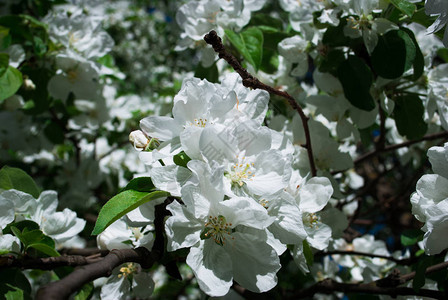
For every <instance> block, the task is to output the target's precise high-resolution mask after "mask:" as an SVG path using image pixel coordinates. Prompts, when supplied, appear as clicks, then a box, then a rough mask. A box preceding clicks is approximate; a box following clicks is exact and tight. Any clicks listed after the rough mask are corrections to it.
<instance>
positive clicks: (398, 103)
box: [393, 94, 428, 140]
mask: <svg viewBox="0 0 448 300" xmlns="http://www.w3.org/2000/svg"><path fill="white" fill-rule="evenodd" d="M394 100H395V107H394V113H393V116H394V119H395V124H396V125H397V129H398V133H400V134H401V135H402V136H405V137H406V138H408V139H410V140H412V139H418V138H421V137H422V136H423V135H424V134H425V133H426V131H427V129H428V125H427V124H426V123H425V121H424V120H423V114H424V111H425V109H424V107H423V103H422V100H421V99H420V98H419V97H418V96H417V95H414V94H406V95H403V96H399V97H397V98H395V99H394Z"/></svg>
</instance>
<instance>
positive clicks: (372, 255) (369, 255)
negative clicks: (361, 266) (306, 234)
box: [315, 250, 415, 265]
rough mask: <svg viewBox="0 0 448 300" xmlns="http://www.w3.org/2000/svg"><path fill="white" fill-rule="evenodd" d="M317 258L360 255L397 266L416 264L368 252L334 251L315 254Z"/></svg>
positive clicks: (410, 260) (408, 259)
mask: <svg viewBox="0 0 448 300" xmlns="http://www.w3.org/2000/svg"><path fill="white" fill-rule="evenodd" d="M315 255H316V256H326V255H358V256H366V257H371V258H383V259H387V260H390V261H393V262H394V263H396V264H400V265H409V264H412V263H414V262H415V260H414V259H411V258H405V259H398V258H395V257H393V256H386V255H379V254H373V253H366V252H358V251H343V250H334V251H327V252H317V253H316V254H315Z"/></svg>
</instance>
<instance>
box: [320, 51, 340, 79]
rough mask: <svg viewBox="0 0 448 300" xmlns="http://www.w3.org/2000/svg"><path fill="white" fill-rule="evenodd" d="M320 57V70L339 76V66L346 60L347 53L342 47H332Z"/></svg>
mask: <svg viewBox="0 0 448 300" xmlns="http://www.w3.org/2000/svg"><path fill="white" fill-rule="evenodd" d="M319 58H320V60H319V61H320V63H319V71H320V72H323V73H331V74H333V75H335V76H337V70H338V67H339V65H340V64H341V63H342V62H343V61H344V60H345V55H344V52H343V51H342V50H340V49H332V50H330V51H329V52H328V53H327V54H326V55H325V56H319Z"/></svg>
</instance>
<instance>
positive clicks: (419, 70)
mask: <svg viewBox="0 0 448 300" xmlns="http://www.w3.org/2000/svg"><path fill="white" fill-rule="evenodd" d="M402 30H403V31H404V32H406V33H407V34H408V35H409V37H410V38H411V39H412V42H413V43H414V46H415V51H416V52H415V59H414V62H413V64H412V67H413V68H414V74H413V76H412V79H413V80H417V79H419V78H420V77H421V76H422V74H423V71H424V69H425V58H424V57H423V53H422V51H421V50H420V46H419V45H418V42H417V39H416V38H415V35H414V33H413V32H412V30H410V29H409V28H402Z"/></svg>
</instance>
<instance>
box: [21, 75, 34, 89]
mask: <svg viewBox="0 0 448 300" xmlns="http://www.w3.org/2000/svg"><path fill="white" fill-rule="evenodd" d="M23 87H24V88H25V90H27V91H31V90H35V89H36V85H35V84H34V82H33V81H32V80H31V79H29V78H25V80H24V81H23Z"/></svg>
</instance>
